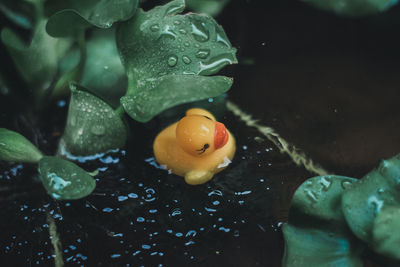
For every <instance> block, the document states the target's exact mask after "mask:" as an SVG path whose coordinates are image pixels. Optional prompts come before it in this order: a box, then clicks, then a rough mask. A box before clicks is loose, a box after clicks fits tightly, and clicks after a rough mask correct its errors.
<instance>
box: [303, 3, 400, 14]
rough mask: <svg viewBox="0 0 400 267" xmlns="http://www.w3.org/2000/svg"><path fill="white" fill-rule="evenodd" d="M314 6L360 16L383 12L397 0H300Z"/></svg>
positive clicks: (337, 12)
mask: <svg viewBox="0 0 400 267" xmlns="http://www.w3.org/2000/svg"><path fill="white" fill-rule="evenodd" d="M302 1H303V2H306V3H308V4H310V5H312V6H314V7H317V8H319V9H322V10H326V11H330V12H333V13H335V14H337V15H341V16H348V17H361V16H366V15H372V14H377V13H380V12H384V11H386V10H387V9H389V8H391V7H392V6H394V5H395V4H397V2H398V0H332V1H320V0H302Z"/></svg>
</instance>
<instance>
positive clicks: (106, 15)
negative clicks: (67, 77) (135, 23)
mask: <svg viewBox="0 0 400 267" xmlns="http://www.w3.org/2000/svg"><path fill="white" fill-rule="evenodd" d="M138 2H139V1H138V0H85V1H82V0H66V1H50V2H49V3H48V4H47V9H48V10H51V11H52V12H55V14H53V15H52V16H51V17H50V18H49V21H48V23H47V26H46V29H47V32H48V33H49V34H50V35H51V36H54V37H65V36H71V35H74V34H76V33H77V32H79V31H81V30H83V29H86V28H88V27H91V26H96V27H98V28H110V27H111V26H112V25H113V23H115V22H117V21H124V20H127V19H129V18H130V17H132V16H133V15H134V14H135V12H136V9H137V6H138Z"/></svg>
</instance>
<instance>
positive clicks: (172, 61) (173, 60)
mask: <svg viewBox="0 0 400 267" xmlns="http://www.w3.org/2000/svg"><path fill="white" fill-rule="evenodd" d="M176 63H178V58H177V57H176V56H170V57H169V58H168V65H169V66H171V67H173V66H175V65H176Z"/></svg>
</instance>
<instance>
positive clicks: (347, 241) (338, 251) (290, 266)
mask: <svg viewBox="0 0 400 267" xmlns="http://www.w3.org/2000/svg"><path fill="white" fill-rule="evenodd" d="M282 230H283V236H284V239H285V244H286V245H285V254H284V256H283V262H282V266H284V267H298V266H318V267H325V266H326V267H328V266H329V267H356V266H360V267H361V266H363V262H362V260H361V257H360V253H359V251H358V250H359V249H358V243H357V240H355V238H354V237H352V235H351V233H350V232H343V233H337V232H334V231H327V230H325V229H322V230H321V229H318V227H315V228H312V227H310V228H303V227H296V226H292V225H290V224H285V225H284V226H283V229H282Z"/></svg>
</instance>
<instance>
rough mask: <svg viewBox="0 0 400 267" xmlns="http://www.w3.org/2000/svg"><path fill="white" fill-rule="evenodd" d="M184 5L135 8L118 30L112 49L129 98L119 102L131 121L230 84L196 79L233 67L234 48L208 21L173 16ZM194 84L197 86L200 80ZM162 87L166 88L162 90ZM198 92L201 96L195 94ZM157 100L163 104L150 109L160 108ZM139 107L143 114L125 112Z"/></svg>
mask: <svg viewBox="0 0 400 267" xmlns="http://www.w3.org/2000/svg"><path fill="white" fill-rule="evenodd" d="M184 7H185V2H184V0H175V1H172V2H170V3H168V4H166V5H164V6H157V7H155V8H153V9H152V10H150V11H147V12H144V11H143V10H138V12H137V14H136V15H135V16H134V17H133V18H131V19H130V20H129V21H126V22H124V23H121V24H120V27H119V28H118V31H117V46H118V50H119V52H120V55H121V59H122V62H123V64H124V65H125V68H126V71H127V75H128V80H129V87H128V96H129V99H130V100H129V101H126V98H125V100H124V101H123V105H124V108H125V109H126V111H127V112H128V114H129V115H130V116H131V117H132V118H134V119H136V120H139V121H147V120H149V119H151V118H152V117H154V116H155V115H157V114H158V113H159V112H161V111H162V110H163V109H166V108H168V107H171V106H174V105H177V104H180V103H184V102H188V101H194V100H200V99H204V98H207V97H211V96H215V95H216V94H218V93H220V92H221V91H226V90H227V89H229V87H230V86H231V80H229V79H221V78H214V79H213V78H208V79H207V78H204V77H203V78H200V76H199V75H213V74H215V73H217V72H218V71H219V70H220V69H221V68H222V67H224V66H226V65H228V64H234V63H237V59H236V56H235V53H236V49H235V48H233V47H232V45H231V44H230V42H229V40H228V38H227V36H226V34H225V32H224V30H223V29H222V27H221V26H220V25H218V24H217V22H216V21H215V20H214V19H213V18H212V17H210V16H208V15H198V14H193V13H189V14H185V15H177V14H178V13H179V12H182V11H183V9H184ZM175 76H180V77H175ZM183 76H187V78H185V77H183ZM195 79H201V81H202V83H204V85H203V86H202V87H201V88H199V89H196V90H194V91H193V86H192V85H191V83H194V80H195ZM167 80H171V81H168V82H167ZM216 81H218V82H216ZM196 83H197V84H200V80H199V82H196ZM166 84H168V85H169V86H171V87H170V88H166V87H165V85H166ZM217 86H221V88H218V87H217ZM157 87H161V88H157ZM179 87H180V88H179ZM178 88H179V89H178ZM174 90H179V93H182V92H183V91H185V90H187V91H188V92H187V93H184V95H185V98H186V99H184V97H179V98H177V97H176V96H177V94H178V93H174V92H173V91H174ZM200 90H206V91H207V92H200V93H198V92H196V91H200ZM189 92H191V93H189ZM197 94H198V95H197ZM206 94H209V95H208V96H207V95H206ZM133 99H134V100H135V101H131V100H133ZM160 99H164V101H165V102H166V103H167V104H165V105H163V107H162V108H158V107H155V106H159V105H160ZM127 102H129V105H136V103H138V105H139V106H140V105H142V103H144V102H147V103H146V108H143V105H142V106H141V107H132V106H129V107H128V106H127V105H128V103H127ZM139 109H140V112H141V113H142V114H143V115H139V116H138V113H136V112H133V113H130V111H135V110H139Z"/></svg>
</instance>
